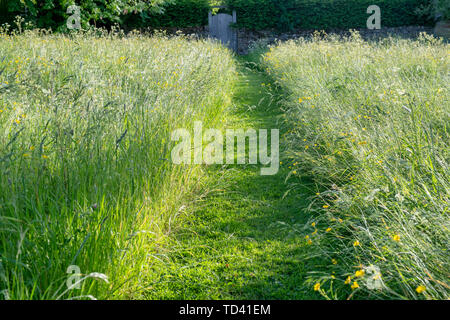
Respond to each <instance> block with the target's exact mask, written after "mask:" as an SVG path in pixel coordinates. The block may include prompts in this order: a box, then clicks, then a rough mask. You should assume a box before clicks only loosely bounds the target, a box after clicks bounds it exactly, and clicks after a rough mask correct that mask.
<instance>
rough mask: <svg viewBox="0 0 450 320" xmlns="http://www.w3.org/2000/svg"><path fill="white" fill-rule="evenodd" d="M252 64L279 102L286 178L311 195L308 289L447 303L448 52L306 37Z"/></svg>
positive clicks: (420, 43) (439, 46)
mask: <svg viewBox="0 0 450 320" xmlns="http://www.w3.org/2000/svg"><path fill="white" fill-rule="evenodd" d="M262 64H263V66H264V68H265V69H266V70H267V72H268V73H269V74H270V75H271V76H272V77H273V78H274V80H275V81H276V83H277V84H278V85H279V86H280V88H281V89H282V90H283V91H284V93H285V101H284V106H285V117H286V122H287V124H288V125H289V126H290V127H291V131H290V132H289V133H287V134H286V136H285V141H286V143H287V144H288V145H289V159H290V160H291V162H290V163H289V164H288V165H289V166H290V168H291V175H293V176H307V177H310V176H312V177H313V178H314V181H315V183H316V186H317V190H316V192H317V196H316V198H315V199H313V203H312V204H311V206H310V207H311V210H310V211H311V212H312V213H314V212H315V213H316V214H314V215H312V216H311V219H310V224H309V226H308V227H306V229H305V230H304V231H303V233H304V236H305V241H306V242H307V243H309V244H310V245H311V246H313V247H314V250H313V251H312V252H313V254H311V259H312V261H316V262H317V264H316V267H315V268H314V269H312V270H310V279H309V284H310V286H311V290H313V289H314V290H316V291H318V292H321V293H322V294H323V295H324V296H326V297H329V298H348V297H350V296H352V297H372V298H394V299H403V298H408V299H420V298H430V299H431V298H434V299H446V298H449V292H450V291H449V289H450V284H449V275H450V265H449V262H450V260H449V255H448V248H449V247H448V245H449V243H450V237H449V227H450V223H449V221H450V220H449V194H450V183H449V181H450V179H449V178H450V177H449V172H450V171H449V166H448V165H449V157H450V153H449V152H450V148H449V141H450V132H449V128H448V125H449V123H450V102H449V98H450V94H449V90H448V83H450V77H449V71H450V69H449V45H448V44H444V43H442V41H439V40H437V39H434V38H432V37H430V36H427V35H422V36H421V37H420V38H419V39H418V40H417V41H409V40H397V39H386V40H382V41H380V42H379V43H368V42H364V41H363V40H361V38H360V37H359V35H358V34H356V33H354V34H353V36H352V37H350V38H348V39H347V38H346V39H339V38H337V37H328V38H327V37H325V38H324V37H323V35H322V36H320V35H318V34H317V35H316V36H315V37H314V39H312V40H299V41H290V42H287V43H283V44H280V45H278V46H274V47H273V48H271V49H270V51H269V52H268V53H267V54H266V55H265V56H264V57H263V60H262ZM290 181H295V180H290ZM377 268H378V269H379V270H380V274H378V273H377V272H374V273H371V272H372V271H373V270H378V269H377ZM374 278H375V280H377V281H378V282H377V283H378V284H380V288H379V289H373V290H371V289H369V287H370V286H371V285H370V284H371V281H372V280H374Z"/></svg>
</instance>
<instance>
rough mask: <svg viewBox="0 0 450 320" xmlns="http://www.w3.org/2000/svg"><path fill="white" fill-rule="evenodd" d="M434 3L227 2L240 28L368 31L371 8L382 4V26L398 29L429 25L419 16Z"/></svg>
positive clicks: (372, 0)
mask: <svg viewBox="0 0 450 320" xmlns="http://www.w3.org/2000/svg"><path fill="white" fill-rule="evenodd" d="M429 1H430V0H226V2H227V4H228V5H229V6H230V7H232V8H234V9H236V11H237V15H238V23H237V26H238V27H241V28H242V27H244V28H248V29H254V30H261V29H282V30H286V29H293V28H300V29H325V30H326V29H349V28H365V27H366V22H367V19H368V17H369V16H370V15H369V14H367V8H368V7H369V6H370V5H378V6H379V7H380V9H381V25H382V26H383V27H398V26H406V25H415V24H427V23H428V21H426V20H425V19H424V18H418V16H417V14H416V13H415V11H416V9H417V8H418V7H420V6H423V5H426V4H428V3H429Z"/></svg>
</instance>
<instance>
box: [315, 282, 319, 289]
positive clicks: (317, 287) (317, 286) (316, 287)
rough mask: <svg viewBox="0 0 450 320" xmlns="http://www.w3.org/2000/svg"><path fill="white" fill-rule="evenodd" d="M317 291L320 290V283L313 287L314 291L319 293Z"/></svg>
mask: <svg viewBox="0 0 450 320" xmlns="http://www.w3.org/2000/svg"><path fill="white" fill-rule="evenodd" d="M319 290H320V283H319V282H317V283H316V284H315V285H314V291H319Z"/></svg>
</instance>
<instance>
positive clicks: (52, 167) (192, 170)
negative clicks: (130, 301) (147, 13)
mask: <svg viewBox="0 0 450 320" xmlns="http://www.w3.org/2000/svg"><path fill="white" fill-rule="evenodd" d="M234 77H235V70H234V62H233V59H232V55H231V53H230V52H229V51H228V50H227V49H224V48H223V47H222V46H220V45H219V44H216V43H213V42H209V41H203V40H192V39H187V38H184V37H182V36H180V37H176V38H171V39H169V38H166V37H165V36H163V35H160V36H154V37H146V36H143V35H139V34H130V35H128V36H126V37H125V36H123V34H120V32H115V31H114V30H113V31H112V32H109V33H107V32H104V31H103V32H102V31H95V32H91V33H79V34H75V35H72V36H70V37H69V36H63V35H52V34H46V32H44V31H26V32H25V33H22V34H6V33H1V34H0V291H1V294H0V295H2V296H1V297H0V298H9V299H57V298H58V299H67V298H75V297H80V296H83V297H86V296H87V297H90V298H92V297H95V298H133V297H134V296H135V295H136V293H137V292H139V290H143V289H145V288H147V287H150V286H151V284H149V283H142V282H141V279H142V278H143V275H145V273H150V272H152V263H153V262H154V261H156V260H161V259H163V256H164V254H163V253H164V250H163V249H164V244H165V241H166V238H167V234H168V233H169V232H170V230H171V229H172V228H173V226H174V225H175V224H176V221H177V218H178V217H179V215H180V214H182V211H183V205H184V204H185V201H187V200H186V199H187V197H189V196H190V194H191V193H192V190H193V188H194V187H195V182H196V181H197V179H198V177H199V176H200V175H201V174H202V168H201V167H199V166H192V167H183V166H175V165H173V164H172V162H171V161H169V160H170V152H171V149H172V146H173V144H174V143H175V142H171V141H170V135H171V132H172V131H173V130H174V129H176V128H187V129H189V128H191V127H192V125H193V122H194V121H196V120H200V121H203V123H204V125H205V126H206V125H207V126H209V127H216V128H220V127H221V124H222V122H223V120H224V117H225V115H226V112H225V111H226V109H227V107H228V105H229V103H230V95H231V91H232V86H233V80H234ZM70 265H77V266H79V268H80V270H81V273H83V274H84V275H90V276H91V277H90V278H88V279H86V280H85V281H83V282H82V287H81V289H79V290H77V289H74V290H67V286H66V280H67V278H68V276H70V275H71V274H67V273H66V270H67V268H68V267H69V266H70ZM92 273H94V274H92ZM95 273H99V274H95ZM103 275H105V276H106V277H107V279H108V283H107V282H106V281H104V279H105V276H103Z"/></svg>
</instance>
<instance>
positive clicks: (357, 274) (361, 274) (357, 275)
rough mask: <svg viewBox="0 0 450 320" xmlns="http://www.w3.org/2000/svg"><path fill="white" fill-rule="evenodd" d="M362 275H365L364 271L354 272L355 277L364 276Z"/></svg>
mask: <svg viewBox="0 0 450 320" xmlns="http://www.w3.org/2000/svg"><path fill="white" fill-rule="evenodd" d="M364 274H365V272H364V270H358V271H356V272H355V276H356V277H362V276H364Z"/></svg>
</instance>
